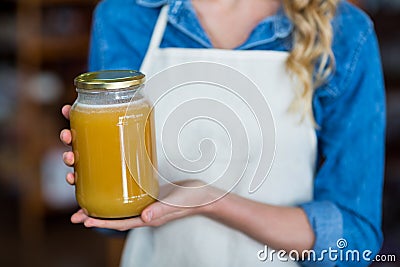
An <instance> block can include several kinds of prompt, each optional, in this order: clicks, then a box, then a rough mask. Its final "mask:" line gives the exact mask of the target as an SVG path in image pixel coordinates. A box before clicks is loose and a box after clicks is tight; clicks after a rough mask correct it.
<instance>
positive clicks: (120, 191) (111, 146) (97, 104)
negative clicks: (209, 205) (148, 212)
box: [70, 70, 159, 218]
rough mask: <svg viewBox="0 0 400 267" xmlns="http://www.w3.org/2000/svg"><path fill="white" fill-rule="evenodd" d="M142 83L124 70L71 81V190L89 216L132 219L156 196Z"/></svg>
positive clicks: (149, 124)
mask: <svg viewBox="0 0 400 267" xmlns="http://www.w3.org/2000/svg"><path fill="white" fill-rule="evenodd" d="M144 80H145V75H143V74H142V73H140V72H137V71H130V70H121V71H117V70H113V71H100V72H89V73H84V74H82V75H80V76H78V77H76V78H75V85H76V91H77V92H78V97H77V99H76V101H75V103H74V104H73V106H72V109H71V113H70V120H71V121H70V122H71V132H72V148H73V152H74V155H75V165H74V169H75V190H76V199H77V201H78V204H79V205H80V207H81V208H82V209H83V210H84V211H85V213H87V214H88V215H89V216H92V217H96V218H125V217H132V216H137V215H140V213H141V211H142V210H143V209H144V208H145V207H146V206H147V205H149V204H150V203H152V202H154V201H155V199H154V198H155V197H157V194H158V190H159V188H158V180H157V176H156V170H155V167H154V166H156V164H155V156H156V153H155V145H154V133H153V131H152V129H154V128H153V126H152V125H153V123H154V119H153V113H152V112H151V106H150V104H149V103H148V101H146V99H145V97H144V96H143V92H142V90H143V88H144Z"/></svg>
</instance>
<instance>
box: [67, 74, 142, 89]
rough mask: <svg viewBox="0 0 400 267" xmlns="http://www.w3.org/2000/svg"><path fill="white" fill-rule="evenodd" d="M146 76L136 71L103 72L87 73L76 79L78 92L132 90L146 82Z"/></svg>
mask: <svg viewBox="0 0 400 267" xmlns="http://www.w3.org/2000/svg"><path fill="white" fill-rule="evenodd" d="M145 79H146V76H145V75H144V74H143V73H141V72H139V71H136V70H102V71H95V72H86V73H83V74H81V75H79V76H78V77H76V78H75V79H74V84H75V86H76V88H77V90H79V89H81V90H118V89H129V88H130V87H133V88H132V89H134V88H136V86H138V85H141V84H143V83H144V82H145Z"/></svg>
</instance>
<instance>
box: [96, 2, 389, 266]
mask: <svg viewBox="0 0 400 267" xmlns="http://www.w3.org/2000/svg"><path fill="white" fill-rule="evenodd" d="M167 3H168V4H169V5H170V13H169V17H168V25H167V28H166V30H165V34H164V37H163V41H162V43H161V47H162V48H164V47H179V48H212V44H211V42H210V39H209V38H208V37H207V35H206V33H205V32H204V30H203V29H202V27H201V26H200V23H199V21H198V19H197V17H196V15H195V12H194V10H193V6H192V5H191V2H190V0H104V1H102V2H100V4H99V5H98V6H97V8H96V10H95V14H94V20H93V28H92V37H91V49H90V58H89V68H90V70H91V71H94V70H102V69H139V68H140V66H141V63H142V60H143V58H144V56H145V54H146V51H147V47H148V45H149V42H150V39H151V36H152V31H153V29H154V26H155V23H156V21H157V18H158V15H159V12H160V8H161V7H162V5H165V4H167ZM332 26H333V31H334V40H333V44H332V48H333V52H334V55H335V59H336V68H335V71H334V73H332V74H331V75H330V77H329V78H328V79H327V82H326V83H325V84H324V85H322V86H320V87H319V88H317V89H316V90H315V93H314V97H313V111H314V116H315V119H316V122H317V124H318V125H319V127H318V129H316V134H317V140H318V167H317V170H316V174H315V180H314V198H313V201H311V202H309V203H302V204H300V205H299V206H300V207H302V208H303V209H304V211H305V213H306V215H307V217H308V220H309V222H310V224H311V226H312V228H313V230H314V233H315V243H314V247H313V250H314V251H315V254H316V256H317V258H319V257H320V256H321V255H322V256H324V261H323V262H321V261H320V260H316V261H313V260H310V261H304V262H302V263H301V264H303V265H304V266H353V265H354V266H366V265H368V264H369V263H370V262H368V259H367V258H370V259H371V260H372V259H373V257H374V255H376V254H377V253H378V251H379V249H380V246H381V243H382V232H381V205H382V203H381V200H382V187H383V174H384V170H383V169H384V135H385V95H384V84H383V78H382V76H383V75H382V69H381V62H380V55H379V48H378V44H377V39H376V35H375V32H374V27H373V24H372V22H371V20H370V19H369V18H368V17H367V16H366V15H365V14H364V13H363V12H362V11H360V10H359V9H357V8H355V7H354V6H352V5H351V4H349V3H347V2H345V1H342V2H340V4H339V6H338V9H337V12H336V16H335V18H334V19H333V21H332ZM292 33H293V24H292V23H291V22H290V20H289V19H288V18H287V16H286V15H285V14H284V11H283V9H280V10H279V11H278V13H277V14H276V15H274V16H271V17H268V18H266V19H264V20H263V21H261V22H260V23H259V24H258V25H257V26H256V27H255V28H254V30H253V31H252V32H251V34H250V36H249V37H248V39H247V41H246V42H245V43H243V44H242V45H240V46H239V47H237V48H236V49H238V50H277V51H290V50H291V47H292V43H293V34H292ZM341 239H344V240H341ZM338 240H339V241H340V240H341V241H346V243H347V246H346V247H345V248H342V244H343V243H340V244H338ZM329 249H331V250H336V251H342V252H343V253H342V254H340V253H338V252H337V253H336V254H335V252H331V253H333V254H332V255H331V256H332V257H330V255H329ZM342 249H343V250H342ZM354 250H357V251H358V253H359V254H358V255H359V256H360V259H359V260H357V259H356V260H351V259H352V257H351V253H350V254H347V255H350V256H346V257H345V256H343V255H346V252H353V253H354ZM368 250H370V251H372V254H369V252H368ZM364 252H365V253H364ZM255 253H256V252H255ZM363 253H364V256H365V255H366V257H363ZM335 255H336V257H338V259H339V260H337V261H333V259H335ZM340 255H342V256H340ZM340 259H341V260H340Z"/></svg>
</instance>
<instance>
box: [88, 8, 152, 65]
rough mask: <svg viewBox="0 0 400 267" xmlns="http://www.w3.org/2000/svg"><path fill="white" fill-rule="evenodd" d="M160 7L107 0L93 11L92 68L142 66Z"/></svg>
mask: <svg viewBox="0 0 400 267" xmlns="http://www.w3.org/2000/svg"><path fill="white" fill-rule="evenodd" d="M158 14H159V9H158V8H149V7H144V6H140V5H138V4H136V2H135V1H132V0H103V1H101V2H99V4H98V5H97V6H96V9H95V11H94V13H93V20H92V31H91V40H90V49H89V64H88V65H89V66H88V67H89V71H99V70H107V69H133V70H139V69H140V66H141V64H142V61H143V59H144V56H145V54H146V52H147V47H148V45H149V43H150V39H151V35H152V32H153V29H154V26H155V24H156V20H157V18H158Z"/></svg>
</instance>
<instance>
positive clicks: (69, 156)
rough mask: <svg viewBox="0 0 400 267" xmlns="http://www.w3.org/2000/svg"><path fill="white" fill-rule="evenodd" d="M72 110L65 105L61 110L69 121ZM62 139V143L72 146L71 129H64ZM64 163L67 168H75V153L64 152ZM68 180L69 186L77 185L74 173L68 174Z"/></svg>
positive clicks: (61, 134)
mask: <svg viewBox="0 0 400 267" xmlns="http://www.w3.org/2000/svg"><path fill="white" fill-rule="evenodd" d="M70 110H71V105H65V106H63V108H62V109H61V113H62V114H63V115H64V117H65V118H66V119H67V120H69V112H70ZM60 139H61V141H62V142H63V143H64V144H65V145H68V146H70V145H71V143H72V134H71V130H69V129H63V130H62V131H61V133H60ZM63 161H64V163H65V164H66V165H67V166H70V167H73V166H74V162H75V158H74V153H73V152H72V151H67V152H64V154H63ZM66 180H67V182H68V183H69V184H71V185H73V184H75V176H74V174H73V173H72V172H70V173H68V174H67V176H66Z"/></svg>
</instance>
